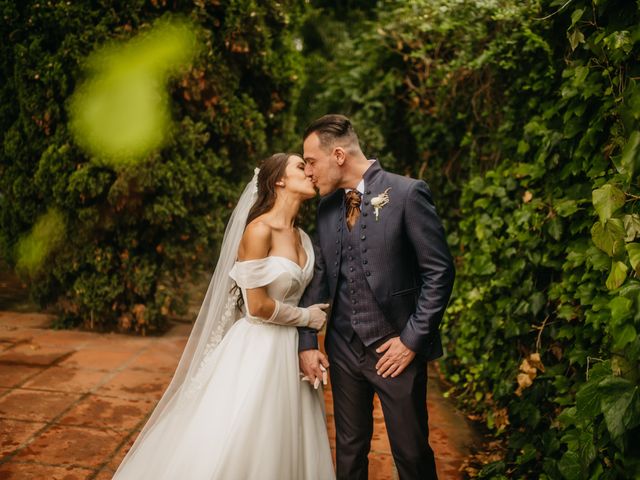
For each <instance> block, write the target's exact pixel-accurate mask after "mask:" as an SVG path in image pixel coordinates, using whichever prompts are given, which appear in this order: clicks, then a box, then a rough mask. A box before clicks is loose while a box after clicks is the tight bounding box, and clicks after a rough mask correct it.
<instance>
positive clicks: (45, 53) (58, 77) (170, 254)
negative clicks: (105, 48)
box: [0, 0, 304, 334]
mask: <svg viewBox="0 0 640 480" xmlns="http://www.w3.org/2000/svg"><path fill="white" fill-rule="evenodd" d="M303 11H304V3H303V2H298V1H296V0H292V1H278V2H255V1H251V0H229V1H224V2H187V1H179V2H167V1H152V2H148V1H143V0H136V1H127V2H119V1H102V2H66V1H53V2H39V1H24V2H22V1H21V2H15V1H0V29H1V30H0V35H1V36H2V37H1V38H2V41H1V43H0V72H1V75H0V76H1V78H2V79H3V81H2V82H1V83H0V131H1V132H2V152H1V153H0V254H1V255H2V256H3V257H4V258H5V259H7V260H8V261H9V262H10V263H11V264H13V265H15V264H16V262H17V261H18V259H19V258H18V254H19V253H20V251H19V250H20V249H19V248H18V245H19V244H20V239H21V238H23V237H24V236H25V235H27V234H28V233H29V232H31V230H32V227H33V226H34V225H35V224H36V221H37V220H38V219H41V220H42V219H44V220H43V221H42V222H40V223H39V224H38V225H37V228H36V230H37V232H40V233H39V234H40V236H41V237H42V238H44V239H45V240H46V239H48V238H49V239H50V235H48V234H49V233H50V232H52V231H54V232H56V235H55V236H56V237H57V236H59V234H60V232H61V231H62V235H63V239H62V241H58V242H56V243H55V248H53V249H52V250H51V249H49V250H47V257H46V261H45V263H43V264H42V268H39V269H33V268H31V269H29V271H27V272H25V273H24V274H25V275H26V276H27V278H28V283H29V285H30V287H31V290H32V293H33V294H34V296H35V297H36V299H37V300H39V301H40V302H41V303H42V304H43V305H51V304H53V305H54V306H55V307H56V308H58V309H59V310H60V311H62V312H63V313H64V315H63V317H62V323H63V324H66V325H74V324H77V323H84V324H85V325H86V326H89V327H91V328H96V329H97V328H105V329H114V328H119V329H121V330H124V331H127V330H131V331H136V332H140V333H143V334H144V333H146V332H149V331H154V330H162V328H163V327H164V325H165V322H166V318H167V317H168V316H169V315H170V314H171V313H173V312H175V311H179V310H180V308H181V305H182V300H183V299H182V297H183V294H184V285H185V284H186V283H187V282H188V281H189V280H190V279H192V278H193V275H195V274H196V273H197V272H198V270H200V269H203V267H204V270H205V271H210V270H211V268H212V265H213V264H214V261H215V258H216V250H217V242H218V241H219V239H220V237H221V235H222V232H223V231H224V225H225V222H226V220H227V218H228V216H229V214H230V209H231V207H232V206H233V202H234V201H235V199H236V196H237V192H238V186H239V185H241V184H242V183H244V182H245V181H247V179H248V178H250V176H251V175H252V170H253V168H254V167H255V165H256V164H257V163H258V161H259V160H260V158H261V157H262V156H264V155H266V154H268V153H271V152H272V150H277V149H281V148H282V149H286V150H289V149H290V148H291V146H290V145H291V143H292V142H294V141H297V137H295V136H294V135H295V134H294V133H293V129H292V125H293V122H294V117H293V109H292V105H293V104H294V103H295V101H296V98H297V92H298V91H299V86H298V85H299V82H300V79H301V74H302V72H301V62H300V53H299V51H298V50H297V49H296V45H295V43H294V40H295V38H294V33H295V30H294V28H293V27H292V25H295V24H296V23H297V22H298V20H297V19H298V18H299V16H300V15H302V14H303ZM175 14H180V15H182V17H184V18H187V19H189V20H190V21H192V22H193V23H194V24H195V25H197V26H198V27H200V30H201V31H200V33H199V35H200V37H201V38H200V44H201V46H202V48H201V49H200V54H199V56H198V58H197V59H195V60H194V61H193V62H192V65H191V66H190V68H188V69H187V70H186V71H184V72H183V73H182V74H181V75H180V76H178V77H177V78H174V79H173V80H172V81H171V83H170V85H169V87H168V88H169V89H170V95H171V98H172V100H173V101H172V102H171V105H172V111H171V115H172V117H173V121H174V122H175V128H174V129H173V131H172V132H171V133H170V134H169V136H170V138H168V139H167V141H166V142H165V146H164V148H162V149H158V150H157V151H155V152H154V153H151V154H150V155H148V156H147V157H145V158H144V159H143V160H142V161H141V162H140V163H138V164H136V165H129V166H126V165H124V166H122V167H114V166H108V165H105V164H104V162H100V161H96V160H99V159H96V158H93V157H91V156H90V155H88V154H86V153H85V152H83V151H81V150H80V149H79V147H78V146H77V143H76V142H75V141H74V139H73V138H72V136H71V134H70V131H69V109H68V107H69V99H70V98H71V96H72V94H73V92H74V90H75V87H76V86H77V85H78V84H79V82H81V81H82V80H83V79H84V78H85V77H86V76H87V68H86V66H85V64H84V61H85V59H86V58H87V57H88V55H89V54H90V53H91V52H93V51H94V50H95V49H96V48H99V47H100V46H101V45H103V44H104V43H105V42H110V41H116V42H117V41H126V40H128V39H131V38H132V37H134V36H135V35H137V34H139V33H141V32H145V31H148V30H149V29H150V28H151V26H152V25H153V23H154V22H155V21H156V20H157V19H159V18H168V16H173V15H175ZM47 212H49V214H48V216H45V217H43V215H45V214H47ZM52 219H55V220H56V222H53V220H52ZM47 222H48V223H47ZM52 225H53V226H54V227H55V226H56V225H57V226H58V227H56V228H53V227H52ZM60 225H62V228H59V227H60ZM37 232H36V233H37ZM27 246H28V247H29V245H27ZM23 250H25V249H24V248H23ZM26 250H29V249H28V248H27V249H26ZM29 251H30V250H29ZM36 253H37V252H36ZM36 257H37V255H36ZM35 263H36V264H37V262H35Z"/></svg>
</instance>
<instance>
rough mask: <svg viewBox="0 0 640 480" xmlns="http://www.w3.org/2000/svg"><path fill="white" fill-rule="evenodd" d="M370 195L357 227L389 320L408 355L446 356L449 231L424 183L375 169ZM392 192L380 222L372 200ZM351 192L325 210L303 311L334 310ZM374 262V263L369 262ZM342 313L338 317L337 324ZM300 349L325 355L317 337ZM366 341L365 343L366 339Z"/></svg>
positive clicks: (324, 204)
mask: <svg viewBox="0 0 640 480" xmlns="http://www.w3.org/2000/svg"><path fill="white" fill-rule="evenodd" d="M364 181H365V193H364V195H363V196H362V204H361V214H360V218H359V220H358V222H356V226H355V227H354V228H357V229H358V232H357V233H358V237H359V238H360V239H361V241H360V253H361V257H362V261H363V269H364V273H365V278H366V280H367V282H368V284H369V287H370V288H371V291H372V292H373V294H374V296H375V299H376V301H377V302H378V305H379V306H380V309H381V310H382V312H384V316H385V318H384V319H383V320H382V321H386V322H389V323H390V324H391V325H393V326H394V328H395V329H396V331H397V332H398V333H399V334H400V339H401V340H402V343H404V344H405V345H406V346H407V347H408V348H410V349H411V350H413V351H414V352H416V353H417V354H419V355H421V356H424V357H425V358H426V359H427V360H433V359H435V358H438V357H440V356H441V355H442V353H443V352H442V342H441V340H440V333H439V330H438V327H439V325H440V321H441V320H442V316H443V314H444V311H445V309H446V307H447V303H448V302H449V297H450V296H451V290H452V288H453V280H454V277H455V269H454V265H453V261H452V258H451V254H450V252H449V247H448V245H447V243H446V239H445V233H444V229H443V227H442V223H441V221H440V218H439V217H438V214H437V213H436V208H435V205H434V203H433V200H432V198H431V191H430V190H429V187H428V186H427V184H426V183H425V182H424V181H422V180H416V179H413V178H409V177H403V176H401V175H396V174H393V173H389V172H387V171H385V170H383V169H382V167H381V166H380V163H379V162H377V161H376V162H375V163H373V164H372V165H371V166H370V167H369V168H368V169H367V171H366V172H365V174H364ZM387 188H390V190H389V203H388V204H387V205H385V206H384V207H383V208H381V209H380V210H379V216H378V219H377V220H376V217H375V214H374V208H373V206H372V205H371V199H372V198H374V197H376V196H377V195H379V194H381V193H382V192H384V191H385V190H386V189H387ZM344 208H345V207H344V190H343V189H338V190H336V191H335V192H333V193H331V194H329V195H327V196H325V197H323V198H322V199H321V200H320V203H319V205H318V212H317V233H316V238H315V239H314V251H315V257H316V263H315V270H314V276H313V279H312V281H311V283H310V284H309V286H308V287H307V289H306V290H305V292H304V294H303V297H302V299H301V301H300V305H302V306H309V305H312V304H315V303H325V302H326V303H333V300H334V298H335V295H336V290H337V283H338V275H339V269H340V258H341V255H340V252H341V235H340V234H339V232H338V231H337V228H336V225H337V224H339V223H340V222H341V219H342V217H341V216H343V215H344V214H345V210H344ZM365 262H366V263H365ZM334 313H335V312H331V315H330V317H329V320H328V321H329V322H331V317H332V316H333V314H334ZM299 334H300V335H299V350H301V351H302V350H308V349H311V348H317V346H318V340H317V332H316V331H315V330H313V329H307V328H300V329H299ZM363 340H364V339H363Z"/></svg>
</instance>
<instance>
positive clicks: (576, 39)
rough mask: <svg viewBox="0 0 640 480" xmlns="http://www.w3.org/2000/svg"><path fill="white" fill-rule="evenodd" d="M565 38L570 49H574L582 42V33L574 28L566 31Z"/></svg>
mask: <svg viewBox="0 0 640 480" xmlns="http://www.w3.org/2000/svg"><path fill="white" fill-rule="evenodd" d="M567 38H568V39H569V43H570V44H571V50H575V49H576V48H577V47H578V45H579V44H580V43H584V35H583V34H582V32H581V31H580V30H579V29H577V28H574V29H573V30H572V31H571V32H567Z"/></svg>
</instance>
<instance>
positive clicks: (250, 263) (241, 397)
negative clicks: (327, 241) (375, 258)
mask: <svg viewBox="0 0 640 480" xmlns="http://www.w3.org/2000/svg"><path fill="white" fill-rule="evenodd" d="M300 232H301V236H302V242H303V247H304V249H305V252H306V254H307V261H306V264H305V266H304V267H303V268H300V266H299V265H298V264H297V263H295V262H293V261H292V260H289V259H287V258H285V257H279V256H270V257H267V258H264V259H259V260H247V261H239V262H235V264H234V265H233V268H232V269H231V271H230V272H229V276H231V278H233V279H234V280H235V281H236V283H237V284H238V286H239V287H240V288H241V291H242V296H243V299H244V301H245V305H246V301H247V300H246V289H247V288H256V287H260V286H267V291H268V293H269V296H270V297H271V298H273V299H277V300H280V301H281V302H285V303H289V304H291V305H297V304H298V301H299V300H300V297H301V296H302V293H303V291H304V289H305V287H306V286H307V285H308V283H309V282H310V281H311V277H312V275H313V265H314V254H313V248H312V245H311V240H310V239H309V237H308V236H307V234H306V233H305V232H303V231H302V230H300ZM299 371H300V370H299V366H298V332H297V329H296V328H295V327H285V326H280V325H274V324H268V323H265V322H264V321H262V320H260V319H258V318H253V317H250V316H248V315H246V314H245V316H244V317H242V318H240V319H239V320H237V321H236V322H235V323H234V324H233V326H232V327H231V328H230V329H229V331H228V332H227V333H226V335H224V337H223V338H222V340H221V342H220V343H219V344H218V345H217V346H216V348H215V349H212V351H211V352H209V353H207V354H206V355H205V356H204V358H203V360H202V361H201V363H200V365H199V368H198V373H197V375H196V376H195V378H194V380H197V381H192V382H190V384H189V385H187V390H186V393H187V394H186V395H181V396H180V397H179V398H178V400H177V402H178V403H177V404H176V405H174V406H172V408H171V411H170V412H169V414H167V415H164V416H160V418H159V420H158V421H157V422H156V423H155V424H154V425H153V426H152V427H151V429H150V430H149V431H148V432H147V434H146V436H145V438H143V439H142V441H141V442H140V444H139V445H137V448H136V450H135V451H133V452H131V453H132V455H130V456H129V457H128V458H127V459H126V460H127V461H126V462H123V464H121V466H120V468H119V469H118V471H117V472H116V476H115V477H114V478H117V479H126V480H143V479H149V480H161V479H167V480H169V479H170V480H182V479H184V480H205V479H207V480H209V479H218V480H253V479H256V480H305V479H306V480H325V479H334V478H335V474H334V471H333V463H332V460H331V452H330V448H329V440H328V437H327V429H326V423H325V412H324V400H323V396H322V389H318V390H315V389H314V388H313V386H312V385H310V384H309V383H308V382H303V381H301V380H300V373H299Z"/></svg>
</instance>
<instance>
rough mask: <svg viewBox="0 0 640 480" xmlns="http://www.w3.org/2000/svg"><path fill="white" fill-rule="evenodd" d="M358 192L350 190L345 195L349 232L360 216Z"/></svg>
mask: <svg viewBox="0 0 640 480" xmlns="http://www.w3.org/2000/svg"><path fill="white" fill-rule="evenodd" d="M360 196H361V194H360V192H359V191H357V190H351V191H350V192H349V193H347V197H346V202H347V227H348V228H349V231H351V229H352V228H353V226H354V225H355V223H356V220H358V217H359V216H360Z"/></svg>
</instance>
